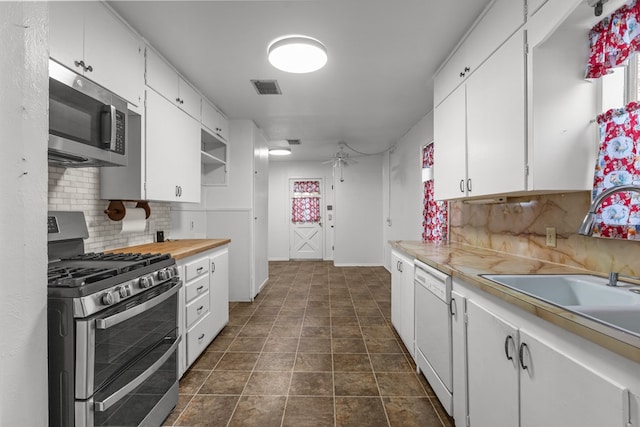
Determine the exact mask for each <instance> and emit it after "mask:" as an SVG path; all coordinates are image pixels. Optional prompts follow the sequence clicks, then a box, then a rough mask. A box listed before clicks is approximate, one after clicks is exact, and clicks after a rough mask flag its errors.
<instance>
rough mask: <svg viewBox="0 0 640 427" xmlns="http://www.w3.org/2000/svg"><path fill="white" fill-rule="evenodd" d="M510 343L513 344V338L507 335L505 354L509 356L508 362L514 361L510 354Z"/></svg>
mask: <svg viewBox="0 0 640 427" xmlns="http://www.w3.org/2000/svg"><path fill="white" fill-rule="evenodd" d="M509 341H511V342H513V337H512V336H511V335H507V338H505V340H504V354H505V356H507V360H513V357H512V356H511V355H510V354H509ZM514 347H515V343H514Z"/></svg>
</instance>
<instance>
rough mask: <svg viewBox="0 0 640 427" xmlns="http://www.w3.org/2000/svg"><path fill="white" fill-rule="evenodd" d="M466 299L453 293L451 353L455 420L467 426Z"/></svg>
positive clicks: (457, 423) (457, 293)
mask: <svg viewBox="0 0 640 427" xmlns="http://www.w3.org/2000/svg"><path fill="white" fill-rule="evenodd" d="M466 306H467V300H466V298H465V297H464V296H463V295H462V294H460V293H459V292H457V291H453V290H452V291H451V353H452V371H453V372H452V384H453V414H452V416H453V419H454V420H455V422H456V425H459V426H464V425H466V418H467V413H468V410H467V323H466V320H465V319H466V313H467V310H466Z"/></svg>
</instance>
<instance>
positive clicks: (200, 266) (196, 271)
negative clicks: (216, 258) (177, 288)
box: [184, 258, 209, 282]
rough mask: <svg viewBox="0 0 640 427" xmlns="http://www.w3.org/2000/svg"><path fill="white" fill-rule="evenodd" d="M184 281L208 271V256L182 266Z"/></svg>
mask: <svg viewBox="0 0 640 427" xmlns="http://www.w3.org/2000/svg"><path fill="white" fill-rule="evenodd" d="M184 270H185V281H186V282H188V281H190V280H191V279H194V278H196V277H198V276H200V275H202V274H207V273H208V272H209V258H202V259H199V260H197V261H194V262H190V263H189V264H187V265H185V266H184Z"/></svg>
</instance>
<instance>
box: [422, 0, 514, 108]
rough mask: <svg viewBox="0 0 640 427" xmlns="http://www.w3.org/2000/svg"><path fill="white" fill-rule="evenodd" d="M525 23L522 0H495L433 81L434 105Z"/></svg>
mask: <svg viewBox="0 0 640 427" xmlns="http://www.w3.org/2000/svg"><path fill="white" fill-rule="evenodd" d="M523 24H524V3H523V2H522V0H520V1H515V0H496V1H495V2H493V3H492V4H491V5H490V6H489V8H488V9H487V10H485V12H484V14H483V15H482V18H481V19H480V20H479V21H478V22H477V23H476V25H475V26H474V27H473V29H472V30H471V31H470V32H469V33H468V35H467V37H466V38H465V39H464V42H463V43H462V44H460V46H459V47H458V49H457V50H456V51H455V53H454V54H453V55H452V56H451V58H450V59H449V60H448V61H447V62H446V64H445V65H444V66H443V67H442V68H441V69H440V70H439V71H438V74H437V75H436V77H435V81H434V105H438V104H440V103H441V102H442V101H443V100H444V99H445V98H446V97H447V95H449V94H450V93H451V92H453V90H454V89H455V88H456V87H457V86H458V85H460V84H461V83H462V82H464V81H465V80H466V79H467V78H469V77H470V76H471V74H473V73H474V72H475V71H476V70H477V69H478V67H480V65H481V64H482V63H483V62H484V61H485V60H486V59H487V58H488V57H489V56H490V55H491V54H492V53H493V52H494V51H496V49H498V47H499V46H500V45H501V44H502V43H503V42H504V41H505V40H507V39H508V38H509V37H510V36H511V35H512V34H513V33H514V32H516V31H517V30H518V28H520V27H521V26H522V25H523Z"/></svg>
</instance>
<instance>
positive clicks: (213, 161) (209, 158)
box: [200, 151, 227, 166]
mask: <svg viewBox="0 0 640 427" xmlns="http://www.w3.org/2000/svg"><path fill="white" fill-rule="evenodd" d="M200 161H201V162H202V163H203V164H207V165H219V166H222V165H226V164H227V162H225V161H224V160H222V159H219V158H218V157H216V156H213V155H211V154H209V153H207V152H206V151H201V152H200Z"/></svg>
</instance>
